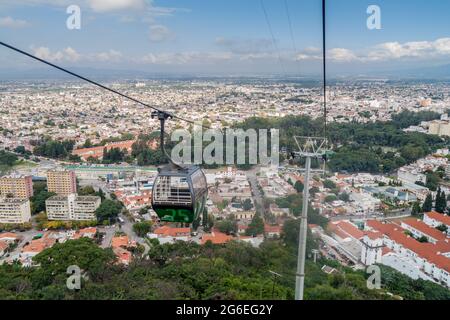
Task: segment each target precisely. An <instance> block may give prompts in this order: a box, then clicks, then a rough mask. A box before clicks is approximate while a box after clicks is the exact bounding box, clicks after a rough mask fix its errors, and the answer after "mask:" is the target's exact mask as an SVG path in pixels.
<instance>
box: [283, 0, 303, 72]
mask: <svg viewBox="0 0 450 320" xmlns="http://www.w3.org/2000/svg"><path fill="white" fill-rule="evenodd" d="M287 1H288V0H284V7H285V8H286V15H287V19H288V25H289V33H290V35H291V41H292V48H293V49H294V55H297V45H296V43H295V37H294V31H293V28H292V21H291V14H290V13H289V6H288V2H287ZM294 60H295V61H297V57H295V56H294ZM299 71H301V69H300V66H299Z"/></svg>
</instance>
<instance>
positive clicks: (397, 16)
mask: <svg viewBox="0 0 450 320" xmlns="http://www.w3.org/2000/svg"><path fill="white" fill-rule="evenodd" d="M373 4H376V5H378V6H379V7H380V9H381V27H382V29H381V30H369V29H368V28H367V25H366V20H367V18H368V16H369V15H368V14H367V12H366V11H367V8H368V6H369V5H373ZM70 5H78V6H79V7H80V8H81V29H79V30H69V29H68V28H67V27H66V20H67V18H68V17H69V14H67V12H66V10H67V8H68V7H69V6H70ZM449 17H450V1H442V0H371V1H366V0H328V17H327V20H328V28H327V34H328V41H327V42H328V52H327V56H328V62H329V65H330V72H332V73H334V74H336V75H339V74H345V73H353V74H364V73H369V74H370V72H374V71H379V70H390V71H392V70H394V71H395V70H402V69H408V68H418V67H429V66H439V65H444V64H448V63H450V19H449ZM0 39H1V41H4V42H7V43H10V44H12V45H14V46H18V47H20V48H21V49H24V50H26V51H29V52H31V53H34V54H36V55H37V56H39V57H41V58H45V59H48V60H51V61H52V62H55V63H58V64H61V65H63V66H66V67H83V68H98V69H115V70H121V69H126V70H139V71H145V72H149V73H152V72H154V73H192V74H230V75H234V74H242V75H250V74H258V73H273V74H289V75H308V74H313V73H318V72H320V59H321V49H320V48H321V1H320V0H78V1H77V0H11V1H8V0H2V1H1V3H0ZM37 66H38V64H37V63H35V62H32V61H30V60H27V59H26V58H22V57H19V56H17V54H15V53H12V52H8V51H7V49H4V48H0V69H1V68H8V69H14V70H15V69H17V70H26V69H32V68H35V67H37Z"/></svg>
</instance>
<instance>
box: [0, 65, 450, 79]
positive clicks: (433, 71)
mask: <svg viewBox="0 0 450 320" xmlns="http://www.w3.org/2000/svg"><path fill="white" fill-rule="evenodd" d="M68 69H69V70H71V71H73V72H75V73H79V74H80V75H83V76H86V77H88V78H92V79H96V80H123V79H193V78H211V79H214V78H216V79H223V78H225V79H230V80H231V79H238V78H255V79H264V78H265V79H271V80H275V79H302V80H308V79H312V80H320V79H321V74H305V75H303V77H298V75H296V74H292V75H287V76H283V75H274V74H263V73H261V74H251V75H249V74H245V75H239V74H234V75H233V74H232V75H230V74H220V73H217V74H193V73H178V74H175V73H152V72H147V71H141V70H127V69H95V68H79V67H74V68H71V67H69V68H68ZM328 77H329V79H330V80H332V79H339V80H343V79H346V78H348V79H358V78H364V79H386V80H399V79H402V80H409V79H410V80H416V81H417V80H422V79H423V80H431V79H433V80H450V64H446V65H440V66H431V67H420V68H409V69H408V68H403V69H398V70H394V69H392V70H374V71H366V72H362V73H361V72H357V71H356V70H355V71H353V70H348V69H347V70H346V71H345V72H336V71H334V72H333V71H331V72H329V74H328ZM40 79H43V80H44V79H53V80H59V79H61V80H70V79H74V78H73V77H72V76H70V75H67V74H64V73H63V72H61V71H59V70H54V69H50V68H34V69H12V68H0V80H2V81H5V80H13V81H16V80H40Z"/></svg>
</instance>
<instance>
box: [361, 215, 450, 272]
mask: <svg viewBox="0 0 450 320" xmlns="http://www.w3.org/2000/svg"><path fill="white" fill-rule="evenodd" d="M367 226H368V227H370V228H373V229H375V230H378V231H380V232H381V233H383V234H384V235H385V236H387V237H388V238H389V239H391V240H392V241H394V242H396V243H398V244H400V245H402V246H403V247H404V248H406V249H409V250H411V251H413V252H415V253H416V254H417V255H418V256H419V257H421V258H423V259H425V260H427V261H428V262H430V263H432V264H434V265H436V266H437V267H439V268H441V269H444V270H446V271H447V272H450V258H447V257H445V256H443V255H441V253H446V252H450V243H449V241H448V239H446V240H444V241H438V242H437V243H436V244H433V243H421V242H419V241H417V240H415V239H414V238H412V237H410V236H407V235H406V234H405V233H404V232H405V230H404V229H403V228H401V227H400V226H397V225H395V224H392V223H382V222H380V221H376V220H368V221H367Z"/></svg>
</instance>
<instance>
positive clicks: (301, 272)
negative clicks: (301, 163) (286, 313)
mask: <svg viewBox="0 0 450 320" xmlns="http://www.w3.org/2000/svg"><path fill="white" fill-rule="evenodd" d="M294 139H295V142H296V143H297V146H298V148H299V149H300V152H295V153H294V157H299V158H300V157H303V158H306V164H305V182H304V186H305V188H304V189H303V207H302V215H301V217H300V230H299V237H298V256H297V274H296V278H295V300H303V293H304V284H305V259H306V239H307V231H308V205H309V182H310V174H311V159H312V158H323V155H324V153H325V150H324V146H325V145H326V142H327V141H326V139H325V138H318V137H294Z"/></svg>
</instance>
